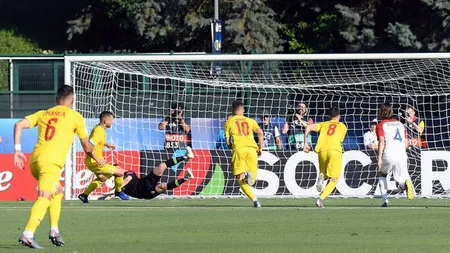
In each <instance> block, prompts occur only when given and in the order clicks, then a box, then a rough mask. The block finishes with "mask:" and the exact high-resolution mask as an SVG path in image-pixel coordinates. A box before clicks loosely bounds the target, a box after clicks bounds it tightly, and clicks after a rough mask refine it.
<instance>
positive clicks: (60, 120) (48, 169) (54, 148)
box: [14, 85, 105, 249]
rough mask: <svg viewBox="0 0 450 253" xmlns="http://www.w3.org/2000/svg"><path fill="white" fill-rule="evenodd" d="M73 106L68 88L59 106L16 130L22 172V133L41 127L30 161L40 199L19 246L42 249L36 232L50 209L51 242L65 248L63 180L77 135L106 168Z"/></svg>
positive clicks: (60, 95)
mask: <svg viewBox="0 0 450 253" xmlns="http://www.w3.org/2000/svg"><path fill="white" fill-rule="evenodd" d="M73 102H74V92H73V88H72V87H71V86H69V85H64V86H62V87H60V88H59V89H58V92H57V97H56V103H57V106H55V107H52V108H50V109H47V110H42V111H38V112H36V113H34V114H31V115H28V116H26V117H25V118H24V119H22V120H20V121H19V122H17V123H16V124H15V126H14V144H15V145H14V149H15V153H14V165H15V166H16V167H17V168H19V169H24V166H25V163H26V162H27V161H26V158H25V155H24V154H23V153H22V151H21V145H20V142H21V137H22V129H27V128H31V127H35V126H37V127H38V140H37V143H36V145H35V146H34V150H33V153H32V155H31V159H30V171H31V174H32V175H33V177H34V178H36V179H37V180H38V199H37V201H36V202H35V203H34V205H33V207H32V208H31V212H30V217H29V219H28V223H27V225H26V226H25V230H24V231H23V233H22V235H20V237H19V243H20V244H22V245H26V246H28V247H30V248H38V249H40V248H42V247H41V246H40V245H39V244H37V242H36V241H35V239H34V232H35V231H36V229H37V227H38V226H39V224H40V223H41V221H42V220H43V219H44V216H45V214H46V212H47V209H49V216H50V233H49V239H50V241H51V242H52V243H53V244H54V245H56V246H64V240H63V239H62V238H61V235H60V233H59V228H58V222H59V218H60V215H61V200H62V197H63V188H62V186H61V185H60V183H59V178H60V176H61V169H62V167H63V166H64V163H65V162H66V157H67V153H68V152H69V148H70V146H71V145H72V142H73V139H74V135H75V133H76V134H77V135H78V137H79V138H80V141H81V146H82V147H83V149H84V151H85V152H86V153H87V154H88V156H90V157H92V158H93V159H94V160H95V161H97V163H99V164H103V165H104V164H105V161H103V160H102V159H99V158H98V157H97V156H96V155H95V154H94V153H93V150H92V145H91V144H90V143H89V140H88V138H87V137H88V136H87V133H86V129H85V127H86V123H85V120H84V118H83V116H81V114H79V113H78V112H77V111H75V110H72V109H71V108H70V107H71V106H72V105H73Z"/></svg>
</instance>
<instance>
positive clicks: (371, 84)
mask: <svg viewBox="0 0 450 253" xmlns="http://www.w3.org/2000/svg"><path fill="white" fill-rule="evenodd" d="M211 62H220V63H221V66H222V71H221V73H220V74H219V75H212V74H211V71H210V70H211ZM449 70H450V53H412V54H252V55H226V54H221V55H204V54H202V55H195V54H178V55H163V54H157V55H152V54H150V55H81V56H72V55H68V56H66V57H65V83H66V84H69V85H72V86H73V87H74V88H75V94H76V102H75V109H76V110H77V111H79V112H80V113H81V114H82V115H83V116H84V117H85V118H86V122H87V131H88V132H89V131H91V130H92V128H93V127H94V126H95V124H97V122H98V115H99V114H100V112H101V111H104V110H108V111H111V112H113V113H114V114H115V115H116V119H115V122H114V124H113V126H112V128H111V129H109V130H107V140H108V142H112V143H114V144H115V145H116V147H117V150H115V151H107V152H105V158H106V159H107V160H108V161H109V162H110V163H118V164H119V165H120V166H121V167H123V168H124V169H126V170H134V171H136V172H138V173H140V174H141V175H145V174H146V173H148V172H149V171H150V170H151V169H152V168H153V167H155V166H156V165H158V164H159V163H160V162H162V161H164V160H167V159H168V158H170V157H172V156H173V155H181V154H183V148H182V147H183V146H185V145H192V147H193V149H194V152H195V155H196V158H195V159H194V160H192V161H189V162H188V163H186V164H181V165H180V166H178V167H176V166H175V167H172V168H169V169H167V172H166V173H165V174H164V176H163V177H162V179H161V180H162V182H167V181H168V180H171V179H175V178H177V177H179V176H182V175H183V173H184V171H185V169H187V168H190V169H192V170H193V172H194V174H195V176H196V179H194V180H191V181H190V182H188V183H185V184H183V185H182V186H181V187H179V188H176V189H175V190H173V191H169V192H168V193H167V195H168V196H175V197H178V196H200V197H219V196H226V197H228V196H240V195H241V193H240V192H239V186H238V184H237V183H236V182H235V180H234V179H233V177H232V175H231V165H230V161H231V152H230V151H229V150H227V149H225V148H224V146H223V143H222V144H221V143H220V141H219V139H220V138H218V137H220V136H219V135H220V132H221V129H222V127H223V122H224V120H225V119H226V117H227V115H228V114H229V113H230V110H231V109H230V105H231V103H232V102H233V101H234V100H236V99H241V100H243V101H244V103H245V104H246V115H247V116H249V117H251V118H254V119H256V120H257V121H258V122H261V121H262V119H263V117H262V116H264V115H267V116H270V127H268V129H269V130H268V132H273V131H274V129H275V127H276V128H277V129H278V131H277V132H280V136H279V139H280V140H281V142H282V143H283V144H282V148H281V149H280V148H279V147H278V145H279V144H278V142H277V141H278V138H277V141H274V140H272V139H270V138H274V137H275V136H274V135H270V134H269V135H267V136H266V137H267V138H268V139H267V145H268V148H267V150H266V151H265V152H264V154H263V156H262V157H261V158H260V159H259V172H258V173H259V174H258V181H257V184H256V186H255V189H254V191H255V193H256V194H257V195H258V196H267V197H271V196H281V197H312V196H317V194H318V193H317V191H316V190H315V184H316V181H317V176H318V169H319V168H318V159H317V154H315V153H309V154H305V153H303V152H302V151H299V150H298V149H297V148H298V144H296V143H295V142H296V141H297V138H299V136H301V133H300V134H299V133H296V134H292V132H291V131H288V133H287V134H284V133H283V132H284V130H286V129H288V128H291V127H290V126H293V125H292V124H294V123H293V120H295V119H293V118H292V116H293V115H292V111H295V110H296V109H297V108H296V106H297V105H299V104H303V105H305V106H306V107H307V109H308V113H307V115H305V116H304V119H305V120H306V121H310V122H321V121H325V120H327V115H326V113H327V109H328V108H330V107H331V106H338V107H339V108H340V109H341V111H342V116H343V122H344V123H345V124H346V125H347V127H348V134H347V136H346V138H345V140H344V143H343V148H344V153H343V166H344V167H343V172H342V176H341V179H340V181H339V183H338V186H337V190H336V191H335V192H333V194H332V195H333V196H344V197H371V196H374V195H375V196H377V195H379V189H378V184H377V176H378V172H377V168H376V151H374V150H372V149H368V148H367V147H366V146H365V144H364V138H363V135H364V134H365V133H366V132H368V131H369V128H370V122H371V121H373V120H374V119H376V118H377V111H378V107H379V105H380V104H381V103H383V102H391V103H392V104H393V105H394V110H395V114H396V116H398V117H399V118H400V119H401V120H402V121H403V122H404V123H405V125H406V126H407V128H409V130H408V131H410V132H411V135H412V137H411V140H410V143H411V147H410V148H409V149H408V151H407V152H408V157H409V172H410V174H411V178H412V181H413V184H414V186H415V188H416V194H417V195H418V196H424V197H442V196H446V195H447V191H448V190H449V189H450V168H449V166H450V152H448V148H449V146H450V143H449V134H450V133H449V129H448V124H449V123H450V122H449V119H448V115H449V114H448V113H449V112H450V102H447V101H450V100H449V99H448V98H449V96H450V86H449V82H448V80H450V79H449V78H450V71H449ZM407 106H411V107H412V108H413V109H414V111H415V113H416V115H415V116H416V117H417V120H418V122H417V123H420V122H422V121H423V122H424V133H423V134H422V135H419V134H418V133H416V132H417V130H414V129H413V126H412V125H411V124H410V123H408V122H407V121H406V120H405V118H404V115H405V112H406V110H407ZM174 111H176V112H179V111H183V115H182V117H183V119H184V121H185V122H186V124H188V125H189V126H190V128H191V130H190V131H188V132H183V131H181V130H180V129H181V128H182V127H181V126H179V125H178V124H177V123H175V122H176V119H175V118H176V117H173V121H172V119H171V117H170V115H169V114H170V112H172V113H173V112H174ZM399 115H402V116H399ZM166 118H168V119H169V121H170V123H169V124H168V126H166V128H167V129H165V130H159V129H158V128H159V123H160V122H161V121H163V120H165V119H166ZM286 122H287V127H286V126H285V123H286ZM169 128H173V129H169ZM176 128H178V129H176ZM283 128H285V129H283ZM174 129H176V130H177V131H175V130H174ZM414 134H417V136H413V135H414ZM310 142H311V144H312V145H313V147H314V146H315V144H316V142H317V135H315V134H313V136H312V138H311V139H310ZM269 146H270V147H269ZM105 151H106V150H105ZM83 158H84V153H83V152H82V150H81V147H80V144H79V142H78V141H76V142H75V144H74V145H73V147H72V151H71V154H70V155H69V156H68V158H67V162H66V174H65V175H66V178H65V185H66V189H65V190H66V199H71V198H75V197H76V195H77V194H79V193H81V192H82V191H83V190H84V189H85V188H86V187H87V185H88V183H89V181H90V180H91V179H92V173H90V172H89V171H88V170H87V168H86V167H85V166H84V164H83ZM113 187H114V183H113V182H107V183H106V184H105V186H103V187H101V188H100V189H98V190H97V191H96V192H94V193H93V196H94V197H95V196H101V195H103V194H105V193H108V192H110V191H111V190H112V189H113ZM389 192H390V194H391V195H398V196H403V195H402V194H401V193H399V192H398V190H397V187H396V186H395V184H394V182H393V181H392V180H391V181H389Z"/></svg>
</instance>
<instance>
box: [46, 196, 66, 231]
mask: <svg viewBox="0 0 450 253" xmlns="http://www.w3.org/2000/svg"><path fill="white" fill-rule="evenodd" d="M62 198H63V195H62V194H57V195H54V196H53V198H52V200H50V206H49V208H48V213H49V216H50V227H58V223H59V217H60V216H61V202H62Z"/></svg>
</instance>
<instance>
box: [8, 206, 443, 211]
mask: <svg viewBox="0 0 450 253" xmlns="http://www.w3.org/2000/svg"><path fill="white" fill-rule="evenodd" d="M30 208H31V207H6V206H0V209H2V210H11V211H12V210H29V209H30ZM63 208H64V209H68V210H76V211H79V210H105V211H121V210H130V209H132V210H148V209H205V210H211V209H221V210H222V209H226V210H230V209H254V208H253V207H244V206H236V207H234V206H233V207H232V206H226V207H222V206H210V207H205V206H178V207H175V206H172V207H170V206H168V207H162V206H111V207H103V206H89V207H71V206H66V207H63ZM449 208H450V207H446V206H433V207H416V206H398V207H395V206H391V207H388V208H381V207H370V206H367V207H365V206H343V207H339V206H330V207H325V208H323V209H322V208H317V207H293V206H288V207H283V206H266V207H264V206H263V207H262V208H260V209H255V211H257V210H274V209H275V210H283V209H285V210H292V209H300V210H317V211H320V210H368V209H370V210H373V209H382V210H408V209H409V210H415V209H449Z"/></svg>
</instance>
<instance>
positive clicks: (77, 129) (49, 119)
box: [25, 105, 87, 167]
mask: <svg viewBox="0 0 450 253" xmlns="http://www.w3.org/2000/svg"><path fill="white" fill-rule="evenodd" d="M25 119H27V120H28V122H29V123H30V127H35V126H37V127H38V140H37V143H36V145H35V146H34V150H33V153H32V155H31V159H30V164H32V163H34V162H37V161H39V162H44V163H51V164H55V165H58V166H59V167H62V166H64V164H65V162H66V157H67V153H68V152H69V148H70V146H71V145H72V143H73V140H74V136H75V133H76V134H77V135H78V137H80V139H84V138H87V133H86V122H85V120H84V118H83V116H81V114H80V113H78V112H77V111H75V110H72V109H71V108H69V107H67V106H62V105H57V106H55V107H52V108H50V109H47V110H42V111H38V112H36V113H34V114H31V115H28V116H26V117H25Z"/></svg>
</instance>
